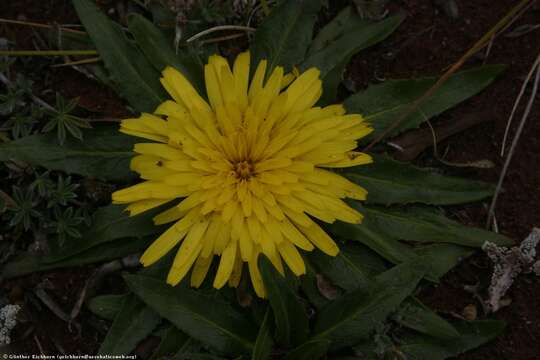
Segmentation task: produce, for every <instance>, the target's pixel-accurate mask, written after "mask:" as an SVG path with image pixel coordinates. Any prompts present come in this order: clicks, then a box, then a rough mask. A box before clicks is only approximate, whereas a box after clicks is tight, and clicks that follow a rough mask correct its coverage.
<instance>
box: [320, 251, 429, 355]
mask: <svg viewBox="0 0 540 360" xmlns="http://www.w3.org/2000/svg"><path fill="white" fill-rule="evenodd" d="M425 270H426V266H425V265H424V259H423V258H419V259H417V260H415V261H412V262H407V263H403V264H401V265H397V266H395V267H394V268H392V269H390V270H388V271H386V272H384V273H382V274H380V275H379V276H377V277H376V278H375V283H374V284H373V285H372V286H370V287H369V288H368V289H360V290H357V291H353V292H351V293H348V294H346V295H344V296H343V297H341V298H339V299H337V300H334V301H332V302H330V303H329V304H328V305H326V306H325V307H324V308H323V309H321V311H320V312H319V314H318V316H317V320H316V322H315V328H314V334H315V337H314V338H315V339H330V340H332V344H331V348H332V349H338V348H342V347H344V346H348V345H353V344H355V343H358V342H359V341H360V340H362V339H366V338H367V337H368V336H369V334H370V333H371V332H372V331H373V329H374V328H375V327H376V326H377V324H380V323H381V322H383V321H384V320H385V319H386V318H387V317H388V316H389V315H390V314H391V313H392V312H394V311H395V310H396V309H397V308H398V306H399V304H401V302H402V301H403V300H404V299H405V298H406V297H407V296H409V295H410V294H411V293H412V292H413V291H414V289H415V288H416V285H417V284H418V282H419V281H420V279H422V277H423V276H424V273H425Z"/></svg>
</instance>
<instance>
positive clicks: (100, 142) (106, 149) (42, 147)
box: [0, 128, 137, 182]
mask: <svg viewBox="0 0 540 360" xmlns="http://www.w3.org/2000/svg"><path fill="white" fill-rule="evenodd" d="M136 142H137V139H136V138H135V137H132V136H127V135H123V134H121V133H119V132H117V131H116V129H114V130H113V129H111V128H103V129H94V130H91V131H87V132H86V133H85V138H84V141H79V140H77V139H73V138H68V139H66V141H65V143H64V145H62V146H60V145H59V144H58V140H57V138H56V135H55V134H51V133H48V134H36V135H31V136H26V137H23V138H20V139H18V140H14V141H10V142H6V143H3V144H0V161H8V160H10V159H15V160H19V161H24V162H28V163H30V164H32V165H39V166H43V167H44V168H47V169H49V170H60V171H63V172H66V173H68V174H78V175H82V176H84V177H90V178H97V179H104V180H110V181H122V182H124V181H129V180H133V179H134V178H135V177H136V174H135V173H133V172H131V170H130V169H129V162H130V160H131V158H132V157H133V152H132V151H131V149H132V148H133V145H134V144H135V143H136Z"/></svg>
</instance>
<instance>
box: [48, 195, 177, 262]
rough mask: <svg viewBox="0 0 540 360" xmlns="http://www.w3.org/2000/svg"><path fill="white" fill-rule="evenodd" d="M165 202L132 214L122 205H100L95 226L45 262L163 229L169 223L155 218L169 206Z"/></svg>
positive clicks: (94, 216) (93, 217)
mask: <svg viewBox="0 0 540 360" xmlns="http://www.w3.org/2000/svg"><path fill="white" fill-rule="evenodd" d="M166 207H167V205H162V206H160V207H158V208H156V209H152V210H149V211H147V212H144V213H142V214H139V215H136V216H129V215H128V214H127V213H126V212H125V211H124V209H125V206H123V205H109V206H105V207H102V208H99V209H98V210H97V211H96V212H95V213H94V214H93V216H92V224H93V225H92V226H91V227H90V228H88V230H87V231H85V232H84V233H83V236H82V237H81V238H79V239H72V240H71V241H70V242H69V243H67V244H66V245H65V246H63V247H60V248H59V249H57V250H56V251H55V252H53V253H52V254H51V255H50V256H48V257H47V259H46V262H49V263H50V262H56V261H60V260H63V259H66V258H69V257H71V256H74V255H76V254H79V253H81V252H83V251H85V250H87V249H90V248H92V247H94V246H97V245H100V244H103V243H107V242H110V241H112V240H116V239H120V238H126V237H137V238H141V237H147V236H149V235H153V234H158V233H160V232H163V230H164V229H165V228H166V227H167V226H156V225H154V222H153V221H152V218H153V217H154V216H155V215H156V214H159V213H160V212H161V211H163V210H164V208H166Z"/></svg>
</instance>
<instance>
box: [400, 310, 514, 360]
mask: <svg viewBox="0 0 540 360" xmlns="http://www.w3.org/2000/svg"><path fill="white" fill-rule="evenodd" d="M454 326H455V328H456V329H457V330H458V332H459V334H460V336H459V337H458V338H456V339H452V340H440V339H436V338H433V337H428V336H425V335H419V334H413V335H410V336H407V337H404V338H402V339H400V340H401V344H400V345H399V350H400V352H401V353H402V354H404V355H405V356H406V357H407V359H414V360H444V359H448V358H454V357H455V356H458V355H459V354H462V353H464V352H466V351H469V350H471V349H474V348H476V347H478V346H480V345H482V344H485V343H487V342H489V341H491V340H493V339H495V338H496V337H497V336H499V335H500V334H501V333H502V332H503V330H504V327H505V324H504V322H502V321H495V320H480V321H462V322H459V323H456V324H455V325H454Z"/></svg>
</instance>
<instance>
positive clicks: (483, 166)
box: [426, 119, 494, 169]
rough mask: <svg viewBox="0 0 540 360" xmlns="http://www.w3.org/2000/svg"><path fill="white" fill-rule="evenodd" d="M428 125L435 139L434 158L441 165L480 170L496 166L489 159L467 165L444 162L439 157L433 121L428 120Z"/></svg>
mask: <svg viewBox="0 0 540 360" xmlns="http://www.w3.org/2000/svg"><path fill="white" fill-rule="evenodd" d="M426 123H427V124H428V126H429V128H430V130H431V135H432V137H433V157H434V158H435V159H437V160H438V161H440V162H441V163H443V164H444V165H446V166H451V167H460V168H468V167H473V168H480V169H490V168H492V167H493V166H494V165H493V163H492V162H491V161H489V160H487V159H484V160H477V161H471V162H466V163H454V162H450V161H446V160H444V159H443V158H442V157H441V156H440V155H439V150H438V148H437V134H436V133H435V129H434V128H433V125H431V121H429V120H428V119H426Z"/></svg>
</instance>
